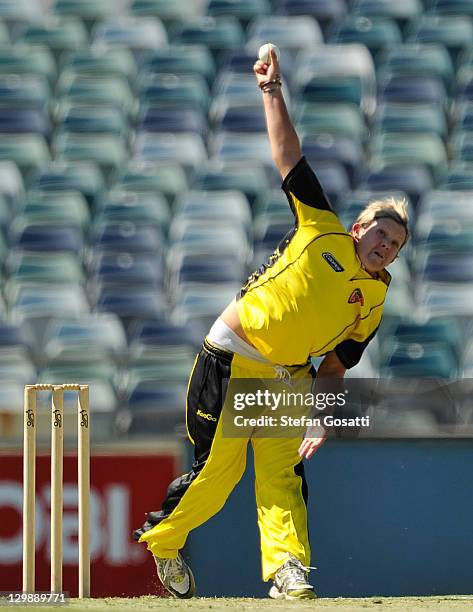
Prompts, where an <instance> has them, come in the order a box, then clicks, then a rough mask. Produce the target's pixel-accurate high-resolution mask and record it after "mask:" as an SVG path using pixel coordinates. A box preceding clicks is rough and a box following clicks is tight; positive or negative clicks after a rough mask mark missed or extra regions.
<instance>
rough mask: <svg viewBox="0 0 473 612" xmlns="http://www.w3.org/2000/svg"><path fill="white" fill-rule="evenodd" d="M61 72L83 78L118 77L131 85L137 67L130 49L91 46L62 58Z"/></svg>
mask: <svg viewBox="0 0 473 612" xmlns="http://www.w3.org/2000/svg"><path fill="white" fill-rule="evenodd" d="M61 70H62V71H67V72H68V73H69V74H81V75H83V76H85V75H107V76H117V77H120V78H125V79H126V80H127V81H128V82H130V83H131V82H132V81H134V79H135V77H136V70H137V66H136V62H135V59H134V57H133V54H132V53H131V51H130V50H129V49H125V48H123V49H122V48H119V47H116V48H115V47H106V48H96V47H90V46H89V47H85V48H83V49H78V50H77V51H71V52H70V53H68V54H65V55H64V56H63V57H62V58H61Z"/></svg>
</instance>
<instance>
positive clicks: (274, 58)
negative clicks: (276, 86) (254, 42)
mask: <svg viewBox="0 0 473 612" xmlns="http://www.w3.org/2000/svg"><path fill="white" fill-rule="evenodd" d="M269 57H270V58H271V64H272V65H273V67H274V69H275V70H277V71H278V72H279V61H278V56H277V55H276V51H275V50H274V48H273V47H270V49H269Z"/></svg>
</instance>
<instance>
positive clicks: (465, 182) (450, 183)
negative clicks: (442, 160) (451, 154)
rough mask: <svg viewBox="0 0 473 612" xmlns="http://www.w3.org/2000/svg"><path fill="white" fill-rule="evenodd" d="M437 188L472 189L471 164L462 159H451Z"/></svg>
mask: <svg viewBox="0 0 473 612" xmlns="http://www.w3.org/2000/svg"><path fill="white" fill-rule="evenodd" d="M439 189H446V190H450V191H455V190H459V191H471V190H473V164H472V163H470V162H464V161H452V162H451V164H450V165H449V166H448V169H447V173H446V175H445V177H444V179H443V180H442V181H440V183H439Z"/></svg>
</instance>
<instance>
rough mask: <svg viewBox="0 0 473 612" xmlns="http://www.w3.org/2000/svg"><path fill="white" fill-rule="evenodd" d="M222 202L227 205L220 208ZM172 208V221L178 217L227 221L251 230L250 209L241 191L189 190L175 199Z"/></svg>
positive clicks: (248, 230)
mask: <svg viewBox="0 0 473 612" xmlns="http://www.w3.org/2000/svg"><path fill="white" fill-rule="evenodd" d="M222 202H226V203H227V206H225V207H224V208H222ZM174 210H175V215H174V219H173V221H174V222H175V221H176V220H177V219H179V217H180V218H187V219H190V220H191V221H192V220H194V221H208V222H212V221H216V222H223V221H228V222H229V223H232V224H235V227H243V228H245V230H246V231H247V232H248V233H250V232H251V224H252V219H251V209H250V205H249V202H248V198H247V197H246V196H245V194H244V193H243V192H241V191H230V190H224V191H198V190H190V191H187V192H186V193H184V194H182V195H181V196H180V197H179V198H178V199H177V200H176V202H175V205H174Z"/></svg>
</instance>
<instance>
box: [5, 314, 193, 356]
mask: <svg viewBox="0 0 473 612" xmlns="http://www.w3.org/2000/svg"><path fill="white" fill-rule="evenodd" d="M201 341H202V339H201V338H200V337H198V336H196V334H195V330H193V329H192V328H191V327H189V326H186V325H174V324H173V323H171V322H170V321H168V320H166V319H150V320H149V321H146V320H142V321H137V322H136V324H135V325H133V326H132V327H131V328H130V341H129V347H130V356H131V358H135V357H138V356H139V355H140V354H142V353H143V350H144V349H145V348H152V349H155V350H159V349H162V350H164V349H165V348H166V347H171V348H173V347H181V346H185V347H188V348H195V349H197V348H198V347H199V345H200V343H201ZM0 343H1V327H0Z"/></svg>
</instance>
